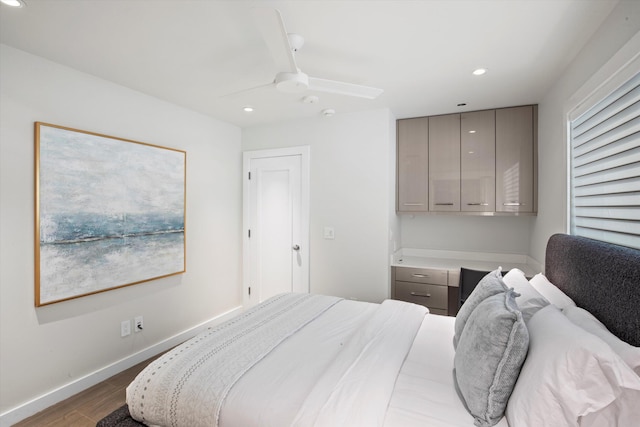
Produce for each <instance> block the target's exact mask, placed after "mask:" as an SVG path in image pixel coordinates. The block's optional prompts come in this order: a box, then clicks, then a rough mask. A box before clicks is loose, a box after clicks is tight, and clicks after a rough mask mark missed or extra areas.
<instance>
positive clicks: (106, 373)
mask: <svg viewBox="0 0 640 427" xmlns="http://www.w3.org/2000/svg"><path fill="white" fill-rule="evenodd" d="M241 311H242V306H239V307H236V308H233V309H231V310H229V311H227V312H225V313H222V314H220V315H218V316H216V317H214V318H212V319H209V320H207V321H205V322H203V323H201V324H199V325H196V326H194V327H192V328H190V329H188V330H186V331H183V332H180V333H179V334H176V335H174V336H172V337H169V338H167V339H166V340H164V341H161V342H159V343H157V344H155V345H153V346H151V347H147V348H146V349H144V350H141V351H139V352H137V353H134V354H132V355H131V356H127V357H125V358H124V359H121V360H118V361H117V362H114V363H112V364H111V365H108V366H105V367H104V368H101V369H98V370H97V371H95V372H92V373H90V374H88V375H85V376H84V377H82V378H78V379H77V380H75V381H72V382H70V383H68V384H65V385H64V386H62V387H60V388H57V389H55V390H53V391H50V392H48V393H45V394H43V395H42V396H39V397H37V398H35V399H33V400H31V401H29V402H27V403H24V404H22V405H20V406H18V407H16V408H13V409H10V410H8V411H6V412H4V413H3V414H0V427H9V426H11V425H13V424H15V423H17V422H19V421H22V420H24V419H25V418H28V417H30V416H32V415H35V414H37V413H38V412H40V411H42V410H44V409H46V408H48V407H50V406H52V405H55V404H56V403H58V402H61V401H63V400H65V399H68V398H69V397H71V396H73V395H75V394H77V393H80V392H81V391H83V390H86V389H88V388H89V387H92V386H94V385H96V384H98V383H100V382H102V381H104V380H106V379H107V378H110V377H112V376H114V375H116V374H118V373H120V372H122V371H124V370H125V369H129V368H130V367H132V366H135V365H137V364H138V363H140V362H144V361H145V360H147V359H149V358H151V357H153V356H155V355H157V354H159V353H162V352H163V351H166V350H169V349H170V348H172V347H175V346H176V345H178V344H180V343H182V342H184V341H186V340H188V339H189V338H191V337H194V336H195V335H197V334H199V333H200V332H202V331H204V330H205V329H207V328H210V327H212V326H215V325H217V324H220V323H222V322H224V321H225V320H228V319H230V318H231V317H233V316H235V315H237V314H238V313H240V312H241Z"/></svg>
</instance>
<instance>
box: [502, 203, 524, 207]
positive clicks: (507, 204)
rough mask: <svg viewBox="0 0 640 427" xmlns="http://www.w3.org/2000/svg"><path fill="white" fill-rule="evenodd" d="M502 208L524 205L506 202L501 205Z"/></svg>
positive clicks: (522, 204)
mask: <svg viewBox="0 0 640 427" xmlns="http://www.w3.org/2000/svg"><path fill="white" fill-rule="evenodd" d="M502 206H524V203H520V202H507V203H503V204H502Z"/></svg>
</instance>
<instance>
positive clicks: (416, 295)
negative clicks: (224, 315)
mask: <svg viewBox="0 0 640 427" xmlns="http://www.w3.org/2000/svg"><path fill="white" fill-rule="evenodd" d="M411 296H414V297H425V298H430V297H431V294H419V293H417V292H411Z"/></svg>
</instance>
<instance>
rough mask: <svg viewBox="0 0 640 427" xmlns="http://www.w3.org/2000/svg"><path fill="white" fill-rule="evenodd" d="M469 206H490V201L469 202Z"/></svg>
mask: <svg viewBox="0 0 640 427" xmlns="http://www.w3.org/2000/svg"><path fill="white" fill-rule="evenodd" d="M467 206H489V203H467Z"/></svg>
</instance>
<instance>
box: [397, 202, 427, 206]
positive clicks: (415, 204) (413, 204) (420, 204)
mask: <svg viewBox="0 0 640 427" xmlns="http://www.w3.org/2000/svg"><path fill="white" fill-rule="evenodd" d="M402 206H424V204H423V203H403V204H402Z"/></svg>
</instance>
